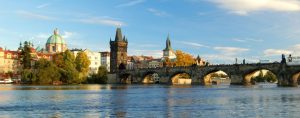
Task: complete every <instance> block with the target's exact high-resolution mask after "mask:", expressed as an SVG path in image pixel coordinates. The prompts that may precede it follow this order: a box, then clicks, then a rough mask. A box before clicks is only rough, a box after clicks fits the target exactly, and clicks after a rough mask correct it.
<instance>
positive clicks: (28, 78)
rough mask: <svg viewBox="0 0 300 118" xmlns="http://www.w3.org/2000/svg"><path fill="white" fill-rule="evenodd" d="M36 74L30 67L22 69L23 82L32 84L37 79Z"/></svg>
mask: <svg viewBox="0 0 300 118" xmlns="http://www.w3.org/2000/svg"><path fill="white" fill-rule="evenodd" d="M35 79H36V78H35V76H34V74H33V73H32V71H31V70H30V69H23V70H22V71H21V81H22V83H26V84H32V82H33V81H35Z"/></svg>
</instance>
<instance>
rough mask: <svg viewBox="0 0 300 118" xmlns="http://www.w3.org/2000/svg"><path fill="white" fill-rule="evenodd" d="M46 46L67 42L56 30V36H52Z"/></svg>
mask: <svg viewBox="0 0 300 118" xmlns="http://www.w3.org/2000/svg"><path fill="white" fill-rule="evenodd" d="M46 44H65V40H64V39H63V38H62V36H60V35H59V34H58V30H57V29H55V30H54V34H53V35H52V36H50V37H49V38H48V40H47V43H46Z"/></svg>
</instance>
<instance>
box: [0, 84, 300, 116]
mask: <svg viewBox="0 0 300 118" xmlns="http://www.w3.org/2000/svg"><path fill="white" fill-rule="evenodd" d="M0 117H16V118H20V117H76V118H78V117H88V118H90V117H135V118H139V117H150V118H156V117H179V118H186V117H204V118H207V117H212V118H218V117H228V118H231V117H243V118H245V117H255V118H260V117H261V118H274V117H276V118H277V117H284V118H291V117H300V88H277V87H267V88H265V87H257V86H254V87H243V86H213V87H204V86H172V85H82V86H16V85H0Z"/></svg>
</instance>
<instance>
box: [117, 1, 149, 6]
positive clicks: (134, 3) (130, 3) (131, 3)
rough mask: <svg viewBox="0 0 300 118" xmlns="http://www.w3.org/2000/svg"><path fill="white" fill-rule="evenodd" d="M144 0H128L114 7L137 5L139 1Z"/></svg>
mask: <svg viewBox="0 0 300 118" xmlns="http://www.w3.org/2000/svg"><path fill="white" fill-rule="evenodd" d="M145 1H146V0H131V1H130V2H127V3H124V4H120V5H117V6H116V7H130V6H134V5H137V4H141V3H143V2H145Z"/></svg>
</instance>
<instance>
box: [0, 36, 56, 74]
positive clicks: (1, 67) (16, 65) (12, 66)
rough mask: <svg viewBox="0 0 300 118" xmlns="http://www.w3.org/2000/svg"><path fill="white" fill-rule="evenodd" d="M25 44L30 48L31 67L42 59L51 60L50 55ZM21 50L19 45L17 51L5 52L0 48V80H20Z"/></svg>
mask: <svg viewBox="0 0 300 118" xmlns="http://www.w3.org/2000/svg"><path fill="white" fill-rule="evenodd" d="M25 44H26V45H28V46H29V48H30V55H31V57H32V60H31V66H34V64H35V62H36V61H37V60H39V59H42V58H43V59H47V60H52V54H50V53H43V52H38V51H36V49H35V48H34V47H33V44H32V43H30V42H25ZM25 44H24V45H25ZM23 48H24V47H23V46H22V44H21V43H20V47H19V48H18V50H17V51H11V50H6V49H3V48H1V47H0V79H7V78H14V79H17V78H20V71H21V70H22V65H21V59H22V57H21V52H22V50H23Z"/></svg>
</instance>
